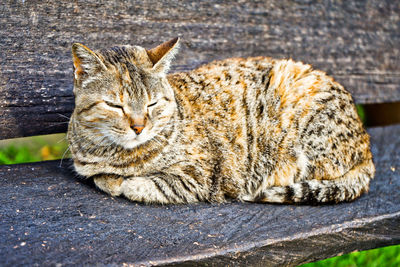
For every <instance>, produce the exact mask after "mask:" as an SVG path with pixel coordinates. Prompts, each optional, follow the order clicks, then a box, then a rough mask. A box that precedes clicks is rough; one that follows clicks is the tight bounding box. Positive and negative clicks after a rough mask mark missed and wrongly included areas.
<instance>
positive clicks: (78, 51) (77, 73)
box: [72, 43, 106, 80]
mask: <svg viewBox="0 0 400 267" xmlns="http://www.w3.org/2000/svg"><path fill="white" fill-rule="evenodd" d="M72 61H73V63H74V77H75V79H76V80H82V79H84V78H85V77H87V76H88V75H93V74H95V73H97V72H99V71H101V70H103V69H106V67H105V65H104V63H103V62H102V61H101V59H100V58H99V57H98V56H97V55H96V54H95V53H94V52H93V51H92V50H90V49H89V48H87V47H86V46H84V45H83V44H79V43H74V44H73V45H72Z"/></svg>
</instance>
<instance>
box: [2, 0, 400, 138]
mask: <svg viewBox="0 0 400 267" xmlns="http://www.w3.org/2000/svg"><path fill="white" fill-rule="evenodd" d="M97 7H98V4H97V1H94V0H90V1H84V2H79V3H78V2H75V3H72V2H70V3H61V2H53V3H51V4H49V3H45V2H40V1H38V2H33V1H5V3H2V4H1V6H0V8H1V12H0V23H1V25H2V27H0V139H6V138H14V137H22V136H31V135H40V134H50V133H59V132H65V131H66V129H67V123H66V122H67V121H68V119H67V118H68V116H69V115H70V113H71V112H72V109H73V107H74V103H73V100H74V99H73V94H72V83H73V81H72V61H71V55H70V47H71V44H72V43H73V42H81V43H83V44H86V45H87V46H89V47H90V48H92V49H98V48H104V47H110V46H113V45H116V44H133V45H141V46H144V47H147V48H150V47H153V46H155V45H157V44H159V43H161V42H162V41H165V40H168V39H170V38H173V37H176V36H180V37H181V38H182V47H181V52H180V53H179V55H178V56H177V58H176V60H175V63H174V66H173V70H172V71H185V70H189V69H192V68H194V67H196V66H198V65H200V64H202V63H205V62H208V61H211V60H214V59H222V58H227V57H238V56H241V57H245V56H259V55H263V56H270V57H275V58H288V57H291V58H293V59H295V60H300V61H304V62H306V63H310V64H312V65H313V66H314V67H315V68H319V69H322V70H324V71H326V72H327V73H328V74H330V75H332V76H333V77H335V79H336V80H338V81H339V82H340V83H342V84H343V85H344V86H345V87H347V89H348V90H349V91H351V92H352V93H353V96H354V98H355V100H356V102H357V103H383V102H393V101H399V100H400V34H399V33H400V28H399V27H400V16H399V14H400V5H399V4H398V2H397V1H391V0H386V1H381V0H380V1H378V0H377V1H354V2H353V1H341V2H338V1H334V0H326V1H315V2H314V1H311V2H310V1H305V3H301V1H287V0H284V1H261V2H255V1H247V2H244V1H197V0H192V1H173V2H170V1H165V0H159V1H140V2H133V1H132V2H131V1H118V0H113V1H105V2H104V3H103V6H102V8H97Z"/></svg>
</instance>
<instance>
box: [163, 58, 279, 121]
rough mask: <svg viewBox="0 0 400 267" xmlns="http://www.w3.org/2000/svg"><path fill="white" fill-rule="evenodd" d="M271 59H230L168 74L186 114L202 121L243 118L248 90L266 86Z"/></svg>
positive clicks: (272, 62)
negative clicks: (208, 118)
mask: <svg viewBox="0 0 400 267" xmlns="http://www.w3.org/2000/svg"><path fill="white" fill-rule="evenodd" d="M274 62H275V61H274V60H272V59H271V58H267V57H253V58H229V59H225V60H221V61H213V62H211V63H208V64H206V65H203V66H201V67H199V68H197V69H195V70H192V71H189V72H184V73H175V74H171V75H169V76H168V80H169V82H170V84H171V86H172V87H173V88H174V90H175V92H176V97H177V100H178V102H179V103H180V104H181V106H182V108H183V109H184V111H185V115H186V116H188V117H190V118H191V119H194V117H201V118H202V120H204V119H206V118H207V117H208V116H210V120H212V117H213V118H214V119H218V118H219V119H220V120H221V119H222V120H223V119H224V118H226V117H227V116H228V117H231V118H233V119H234V118H235V117H238V116H239V117H242V115H243V114H240V113H241V110H243V109H244V108H245V107H244V106H245V105H246V102H247V101H246V100H247V98H246V95H247V93H252V92H253V91H254V88H260V89H261V88H264V90H265V89H266V87H267V86H268V81H269V76H270V72H271V69H272V67H273V65H274Z"/></svg>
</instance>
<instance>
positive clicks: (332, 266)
mask: <svg viewBox="0 0 400 267" xmlns="http://www.w3.org/2000/svg"><path fill="white" fill-rule="evenodd" d="M360 266H368V267H398V266H400V245H397V246H390V247H384V248H377V249H371V250H366V251H361V252H353V253H350V254H347V255H343V256H339V257H334V258H330V259H326V260H322V261H317V262H312V263H307V264H303V265H301V267H360Z"/></svg>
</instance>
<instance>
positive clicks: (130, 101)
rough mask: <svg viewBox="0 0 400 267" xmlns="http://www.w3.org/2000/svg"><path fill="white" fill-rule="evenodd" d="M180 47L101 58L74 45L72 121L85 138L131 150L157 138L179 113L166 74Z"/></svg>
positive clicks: (120, 49) (109, 52) (103, 53)
mask: <svg viewBox="0 0 400 267" xmlns="http://www.w3.org/2000/svg"><path fill="white" fill-rule="evenodd" d="M178 44H179V39H178V38H175V39H172V40H170V41H168V42H165V43H163V44H161V45H159V46H157V47H155V48H153V49H150V50H146V49H144V48H142V47H140V46H117V47H113V48H111V49H104V50H99V51H95V52H93V51H91V50H90V49H89V48H87V47H86V46H84V45H82V44H77V43H75V44H73V45H72V56H73V63H74V94H75V111H74V113H73V117H72V119H73V120H74V123H75V124H76V125H79V127H80V130H81V131H82V130H83V131H85V133H82V135H85V136H86V137H89V138H92V139H93V140H98V142H103V143H104V145H108V144H117V145H119V146H122V147H124V148H125V149H132V148H135V147H137V146H139V145H141V144H143V143H146V142H147V141H148V140H150V139H152V138H154V137H155V136H156V135H157V134H158V133H159V132H160V131H161V130H162V129H163V128H164V127H165V126H166V125H167V124H168V122H169V121H170V119H171V117H172V116H173V114H174V112H175V111H176V102H175V98H174V92H173V90H172V88H171V86H170V85H169V83H168V80H167V78H166V73H167V72H168V69H169V66H170V64H171V60H172V59H173V57H174V55H175V53H176V52H177V50H178Z"/></svg>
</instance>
